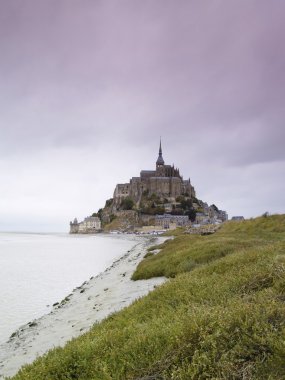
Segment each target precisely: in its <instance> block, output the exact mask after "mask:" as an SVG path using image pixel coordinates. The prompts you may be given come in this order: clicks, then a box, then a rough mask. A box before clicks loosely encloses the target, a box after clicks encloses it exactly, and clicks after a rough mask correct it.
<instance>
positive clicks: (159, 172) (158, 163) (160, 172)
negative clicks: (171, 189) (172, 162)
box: [156, 139, 165, 177]
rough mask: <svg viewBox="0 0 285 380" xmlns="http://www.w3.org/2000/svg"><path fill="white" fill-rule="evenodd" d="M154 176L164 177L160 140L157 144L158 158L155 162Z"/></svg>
mask: <svg viewBox="0 0 285 380" xmlns="http://www.w3.org/2000/svg"><path fill="white" fill-rule="evenodd" d="M156 176H157V177H164V176H165V168H164V159H163V157H162V148H161V139H160V143H159V152H158V158H157V160H156Z"/></svg>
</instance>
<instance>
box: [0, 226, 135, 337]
mask: <svg viewBox="0 0 285 380" xmlns="http://www.w3.org/2000/svg"><path fill="white" fill-rule="evenodd" d="M136 243H137V240H136V239H135V238H134V237H132V236H125V235H120V236H116V235H114V236H112V235H103V234H102V235H101V234H98V235H68V234H17V233H0V343H3V342H4V341H6V340H7V339H8V338H9V336H10V335H11V334H12V333H13V332H14V331H15V330H16V329H17V328H18V327H19V326H20V325H23V324H25V323H27V322H29V321H31V320H33V319H34V318H38V317H40V316H42V315H43V314H45V313H48V312H49V311H50V310H51V306H52V305H53V304H54V303H55V302H58V301H61V300H62V299H63V298H64V297H65V296H66V295H67V294H69V293H70V292H71V291H72V290H73V289H74V288H75V287H76V286H79V285H81V284H82V282H84V281H86V280H88V279H89V278H90V277H91V276H96V275H97V274H98V273H100V272H102V271H104V269H106V268H107V267H108V266H109V265H110V264H111V263H112V261H114V259H116V258H118V257H119V256H122V255H123V254H124V253H126V252H127V251H128V250H129V249H131V247H133V246H134V245H135V244H136Z"/></svg>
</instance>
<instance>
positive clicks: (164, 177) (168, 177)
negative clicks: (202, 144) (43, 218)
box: [70, 141, 228, 233]
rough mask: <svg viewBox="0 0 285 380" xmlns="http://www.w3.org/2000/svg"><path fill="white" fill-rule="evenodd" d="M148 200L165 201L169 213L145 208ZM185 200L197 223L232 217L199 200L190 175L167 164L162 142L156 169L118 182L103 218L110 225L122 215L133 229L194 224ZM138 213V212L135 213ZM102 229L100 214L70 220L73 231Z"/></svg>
mask: <svg viewBox="0 0 285 380" xmlns="http://www.w3.org/2000/svg"><path fill="white" fill-rule="evenodd" d="M152 197H153V198H152ZM147 199H156V200H160V202H158V206H157V205H156V206H154V207H157V209H159V205H160V204H161V200H162V202H163V204H162V207H160V210H159V211H161V209H163V210H164V212H165V214H164V215H158V214H160V212H157V214H155V215H153V211H152V212H149V211H147V209H146V208H143V207H144V206H141V205H142V204H145V201H146V200H147ZM181 199H182V201H183V200H184V202H185V200H187V202H189V204H190V205H191V206H190V208H191V210H192V214H193V213H194V212H195V214H196V220H195V222H194V224H195V225H207V224H220V223H222V222H225V221H226V220H228V215H227V213H226V212H225V211H222V210H219V209H218V208H217V207H216V206H215V205H212V206H208V204H207V203H204V202H202V201H199V200H197V199H196V193H195V189H194V187H193V186H192V184H191V181H190V178H189V179H187V180H184V179H183V176H182V175H181V174H180V171H179V169H178V168H176V167H175V166H174V165H166V164H165V162H164V159H163V156H162V147H161V141H160V144H159V152H158V158H157V160H156V167H155V170H142V171H141V172H140V176H139V177H132V178H131V179H130V181H129V182H128V183H123V184H117V185H116V187H115V190H114V195H113V199H111V200H110V204H108V205H107V203H106V207H105V208H104V209H103V210H102V213H101V217H102V220H103V222H104V224H108V223H109V222H110V221H111V220H112V219H113V218H114V217H115V218H116V217H117V218H120V219H121V221H122V228H123V224H124V223H123V222H128V224H130V225H131V227H133V228H134V227H138V226H139V225H140V226H141V225H143V226H144V227H147V228H148V227H150V223H154V224H155V226H153V227H154V228H155V229H163V230H165V229H172V228H176V227H180V226H190V225H191V224H193V223H191V221H190V219H189V215H186V212H185V205H184V211H183V209H182V208H181V207H182V205H181V203H179V201H180V200H181ZM130 201H131V203H130ZM126 203H128V204H131V205H132V206H131V208H132V210H131V209H128V208H123V207H122V205H123V204H126ZM147 207H149V206H147ZM187 207H189V206H187ZM124 210H128V211H124ZM174 210H178V211H179V210H180V211H179V212H180V213H181V214H185V215H173V214H174V212H173V211H174ZM187 210H188V211H189V210H190V209H189V208H188V209H187ZM191 210H190V211H191ZM157 211H158V210H157ZM179 212H178V213H179ZM134 213H135V215H133V214H134ZM154 213H155V212H154ZM128 218H129V219H130V220H128ZM153 220H154V221H153ZM151 221H152V222H151ZM128 227H129V226H128ZM100 230H101V220H100V219H99V217H97V216H89V217H87V218H85V219H84V220H83V221H82V222H80V223H78V221H77V219H74V221H73V222H70V233H93V232H98V231H100Z"/></svg>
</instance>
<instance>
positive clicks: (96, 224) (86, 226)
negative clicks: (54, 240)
mask: <svg viewBox="0 0 285 380" xmlns="http://www.w3.org/2000/svg"><path fill="white" fill-rule="evenodd" d="M100 230H101V220H100V218H98V217H97V216H87V217H86V218H85V219H84V220H83V221H82V222H79V223H78V220H77V218H75V219H74V221H73V222H70V233H71V234H90V233H95V232H99V231H100Z"/></svg>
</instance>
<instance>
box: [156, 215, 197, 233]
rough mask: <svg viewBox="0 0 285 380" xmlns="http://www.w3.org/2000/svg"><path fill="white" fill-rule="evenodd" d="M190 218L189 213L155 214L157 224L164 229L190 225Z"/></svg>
mask: <svg viewBox="0 0 285 380" xmlns="http://www.w3.org/2000/svg"><path fill="white" fill-rule="evenodd" d="M189 223H190V222H189V218H188V216H187V215H170V214H164V215H156V216H155V225H156V226H160V227H161V228H163V229H168V228H170V227H171V226H173V227H174V228H176V227H184V226H187V225H189Z"/></svg>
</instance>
